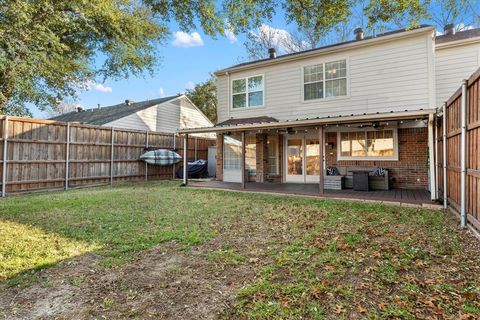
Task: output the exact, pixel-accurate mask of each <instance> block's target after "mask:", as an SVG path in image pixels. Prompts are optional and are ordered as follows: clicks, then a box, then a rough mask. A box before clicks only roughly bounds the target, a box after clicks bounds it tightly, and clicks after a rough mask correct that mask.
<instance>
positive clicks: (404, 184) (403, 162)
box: [325, 128, 428, 189]
mask: <svg viewBox="0 0 480 320" xmlns="http://www.w3.org/2000/svg"><path fill="white" fill-rule="evenodd" d="M325 142H326V143H328V144H329V145H333V148H330V147H329V146H326V147H325V162H326V165H327V166H336V167H348V168H352V169H353V168H354V167H372V168H373V167H384V168H386V169H388V171H389V172H388V173H389V177H390V187H391V188H412V189H428V134H427V128H408V129H407V128H405V129H398V161H338V160H337V148H338V144H337V132H327V133H326V137H325Z"/></svg>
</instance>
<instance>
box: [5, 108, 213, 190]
mask: <svg viewBox="0 0 480 320" xmlns="http://www.w3.org/2000/svg"><path fill="white" fill-rule="evenodd" d="M5 118H6V117H5V116H3V117H2V118H0V148H1V149H0V150H1V151H0V168H1V169H0V179H3V177H2V175H3V164H4V161H3V147H4V143H5V141H4V137H5V131H4V126H5V122H6V120H5ZM7 122H8V132H6V133H7V151H8V152H7V158H6V160H7V166H6V168H7V175H6V178H7V183H6V193H7V194H8V193H16V192H28V191H34V190H49V189H62V188H64V187H65V183H66V181H65V175H66V168H67V158H66V157H67V146H68V154H69V157H68V169H69V172H68V186H69V187H80V186H91V185H99V184H108V183H110V175H111V172H113V181H114V182H115V181H133V180H144V179H145V178H147V179H152V180H154V179H172V178H174V177H175V171H176V170H177V169H178V168H179V167H181V166H182V164H181V163H179V164H176V165H173V166H156V165H149V166H148V168H147V165H146V163H145V162H143V161H140V155H141V154H142V153H143V152H144V150H145V148H146V147H147V146H148V147H150V148H154V149H170V150H176V151H177V152H178V153H179V154H180V155H182V156H183V137H182V136H175V135H173V134H168V133H158V132H148V133H147V132H145V131H135V130H121V129H114V130H113V137H114V140H113V142H114V145H113V167H112V166H111V164H112V128H108V127H100V126H93V125H85V124H78V123H71V124H70V126H68V125H67V123H63V122H55V121H49V120H39V119H30V118H19V117H8V121H7ZM69 127H70V133H69V135H68V134H67V130H68V128H69ZM68 136H69V138H70V139H69V143H67V137H68ZM147 136H148V143H147ZM211 145H215V140H214V139H204V138H197V139H195V138H194V137H191V138H190V139H189V143H188V152H187V155H188V160H189V161H192V160H195V156H197V159H206V158H207V154H208V146H211ZM195 148H197V149H195ZM112 169H113V170H112ZM2 181H3V180H2ZM2 187H3V186H2Z"/></svg>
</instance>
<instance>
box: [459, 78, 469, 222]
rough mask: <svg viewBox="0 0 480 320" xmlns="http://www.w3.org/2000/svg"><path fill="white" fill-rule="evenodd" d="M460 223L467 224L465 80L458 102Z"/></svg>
mask: <svg viewBox="0 0 480 320" xmlns="http://www.w3.org/2000/svg"><path fill="white" fill-rule="evenodd" d="M460 121H461V136H460V166H461V168H460V170H461V171H460V225H461V227H462V228H465V227H466V225H467V206H466V205H467V204H466V190H465V189H466V173H467V163H466V161H467V156H466V153H467V150H466V141H467V80H463V82H462V97H461V103H460Z"/></svg>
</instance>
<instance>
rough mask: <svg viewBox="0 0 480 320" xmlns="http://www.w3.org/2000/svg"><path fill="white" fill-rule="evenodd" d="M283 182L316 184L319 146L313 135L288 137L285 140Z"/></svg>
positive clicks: (318, 171)
mask: <svg viewBox="0 0 480 320" xmlns="http://www.w3.org/2000/svg"><path fill="white" fill-rule="evenodd" d="M285 153H286V155H285V160H286V164H285V168H286V174H285V181H286V182H296V183H318V181H319V178H320V177H319V174H320V145H319V140H318V137H315V136H314V134H300V135H288V136H287V138H286V139H285Z"/></svg>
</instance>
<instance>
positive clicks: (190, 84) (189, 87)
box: [185, 81, 195, 90]
mask: <svg viewBox="0 0 480 320" xmlns="http://www.w3.org/2000/svg"><path fill="white" fill-rule="evenodd" d="M193 88H195V83H193V81H188V82H187V83H185V89H188V90H192V89H193Z"/></svg>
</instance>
